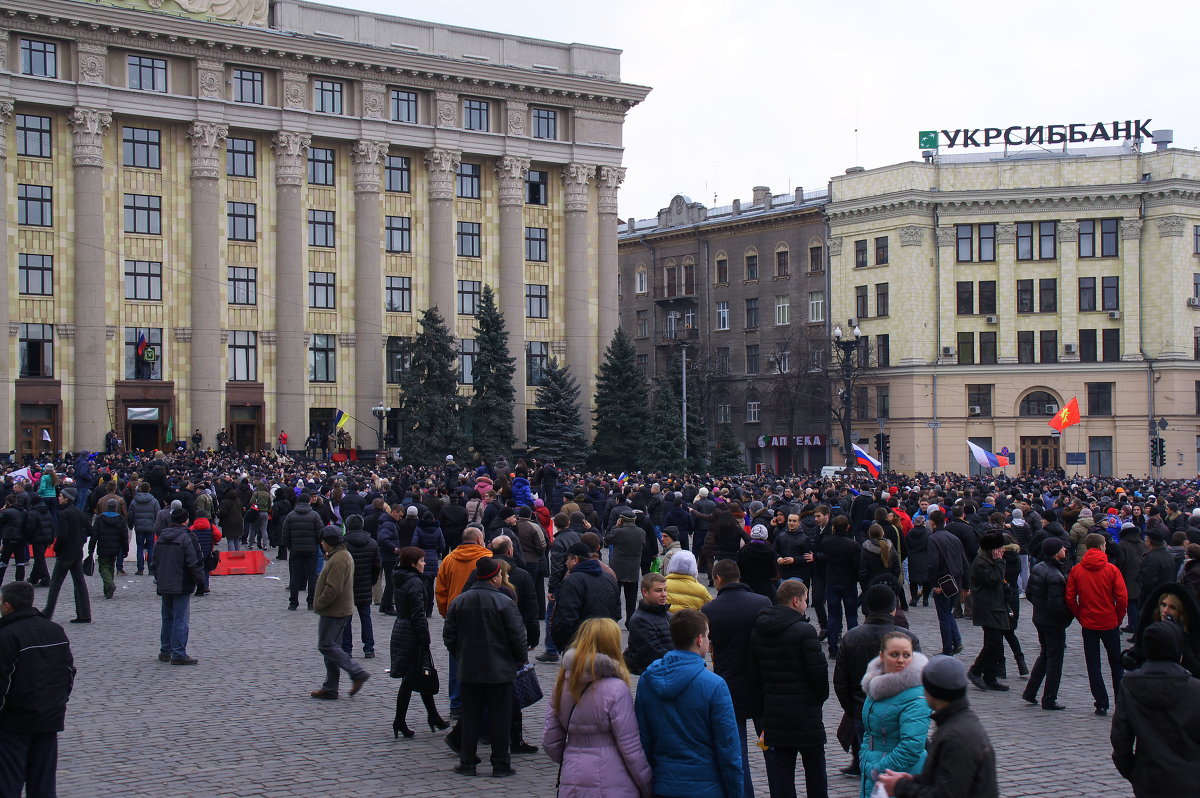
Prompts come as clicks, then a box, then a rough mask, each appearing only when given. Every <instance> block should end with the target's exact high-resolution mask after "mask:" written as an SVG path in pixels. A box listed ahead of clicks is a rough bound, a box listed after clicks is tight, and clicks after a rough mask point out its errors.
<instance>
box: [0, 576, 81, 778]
mask: <svg viewBox="0 0 1200 798" xmlns="http://www.w3.org/2000/svg"><path fill="white" fill-rule="evenodd" d="M0 615H2V616H3V617H0V795H14V796H16V795H21V790H22V788H24V789H25V790H26V793H25V794H26V795H30V796H34V795H55V794H56V792H55V786H56V785H55V774H56V772H57V770H58V733H59V732H60V731H62V730H63V719H64V717H65V716H66V713H67V701H68V700H69V699H70V696H71V687H72V686H73V684H74V682H75V663H74V658H73V657H72V656H71V644H70V643H69V642H68V641H67V636H66V634H64V633H63V630H62V627H61V626H59V625H58V624H56V623H54V622H53V621H51V620H49V619H48V618H45V617H43V616H42V614H41V613H40V612H38V611H37V608H35V607H34V606H33V585H31V584H29V583H28V582H21V581H18V582H9V583H8V584H6V585H4V587H3V588H0Z"/></svg>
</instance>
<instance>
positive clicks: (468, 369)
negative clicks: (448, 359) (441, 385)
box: [458, 338, 479, 385]
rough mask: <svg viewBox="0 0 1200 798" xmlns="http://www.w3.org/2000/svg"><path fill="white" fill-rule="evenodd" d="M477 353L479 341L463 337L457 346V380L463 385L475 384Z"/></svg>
mask: <svg viewBox="0 0 1200 798" xmlns="http://www.w3.org/2000/svg"><path fill="white" fill-rule="evenodd" d="M478 354H479V342H478V341H476V340H475V339H474V338H464V339H462V341H461V342H460V343H459V348H458V381H459V382H460V383H462V384H463V385H474V384H475V357H476V355H478Z"/></svg>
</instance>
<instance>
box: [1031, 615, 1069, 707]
mask: <svg viewBox="0 0 1200 798" xmlns="http://www.w3.org/2000/svg"><path fill="white" fill-rule="evenodd" d="M1035 628H1036V629H1037V635H1038V645H1039V646H1040V647H1041V651H1040V652H1038V658H1037V661H1035V662H1034V663H1033V669H1032V670H1031V671H1030V672H1029V684H1028V685H1026V686H1025V698H1028V699H1030V700H1033V699H1036V698H1037V692H1038V688H1039V687H1041V685H1042V679H1043V678H1045V680H1046V689H1045V690H1044V691H1043V692H1042V706H1049V705H1051V704H1055V703H1057V702H1058V686H1059V684H1060V683H1061V682H1062V671H1063V655H1064V654H1065V653H1066V651H1067V627H1065V626H1041V625H1037V626H1035Z"/></svg>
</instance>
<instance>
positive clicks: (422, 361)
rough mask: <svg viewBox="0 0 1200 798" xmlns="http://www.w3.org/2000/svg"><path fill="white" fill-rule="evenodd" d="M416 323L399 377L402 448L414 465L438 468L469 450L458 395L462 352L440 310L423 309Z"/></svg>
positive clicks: (397, 411) (406, 457) (398, 413)
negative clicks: (450, 455)
mask: <svg viewBox="0 0 1200 798" xmlns="http://www.w3.org/2000/svg"><path fill="white" fill-rule="evenodd" d="M417 324H418V331H417V335H416V337H415V338H413V340H412V343H410V344H409V346H408V353H407V354H408V360H409V363H408V368H406V369H404V370H403V371H402V372H401V374H400V405H399V407H397V408H396V413H397V416H398V418H399V427H400V436H401V437H400V441H399V442H398V443H397V445H398V446H399V447H400V449H401V455H402V456H403V457H404V458H405V459H406V460H408V461H409V462H412V463H417V464H421V465H434V464H437V463H441V462H444V461H445V457H446V455H447V454H455V453H457V452H462V451H464V450H465V447H466V444H467V441H466V436H465V435H464V434H463V430H462V416H461V410H462V409H463V400H462V399H461V397H459V395H458V351H457V348H456V347H455V345H454V338H452V337H451V335H450V330H449V328H448V327H447V326H446V323H445V321H443V320H442V316H441V314H440V313H438V310H437V308H430V309H429V310H426V311H424V312H423V313H422V314H421V318H420V320H419V321H418V323H417ZM459 456H460V457H461V456H463V455H459Z"/></svg>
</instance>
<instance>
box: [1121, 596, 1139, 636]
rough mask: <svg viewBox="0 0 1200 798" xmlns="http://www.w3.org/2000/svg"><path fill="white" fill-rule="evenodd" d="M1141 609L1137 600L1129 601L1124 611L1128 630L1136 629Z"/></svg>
mask: <svg viewBox="0 0 1200 798" xmlns="http://www.w3.org/2000/svg"><path fill="white" fill-rule="evenodd" d="M1141 613H1142V607H1141V604H1140V603H1139V602H1138V600H1137V599H1129V607H1128V609H1127V611H1126V618H1127V620H1126V621H1125V623H1127V624H1129V628H1130V629H1136V628H1137V626H1138V618H1139V617H1140V616H1141Z"/></svg>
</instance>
